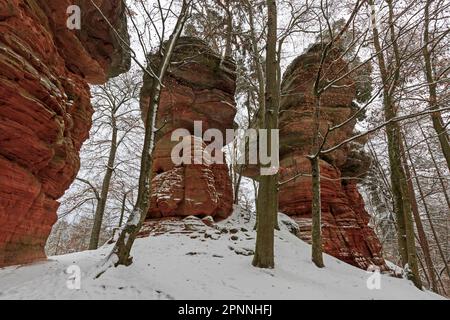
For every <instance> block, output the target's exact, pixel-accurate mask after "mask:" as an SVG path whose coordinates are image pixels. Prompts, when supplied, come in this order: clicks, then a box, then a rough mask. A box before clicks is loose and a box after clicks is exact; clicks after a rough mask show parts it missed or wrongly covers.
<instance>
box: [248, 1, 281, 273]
mask: <svg viewBox="0 0 450 320" xmlns="http://www.w3.org/2000/svg"><path fill="white" fill-rule="evenodd" d="M267 11H268V21H267V49H266V50H267V53H266V79H267V80H266V101H265V102H266V105H265V106H266V110H265V114H264V115H265V121H264V122H265V123H264V128H265V129H267V139H266V141H267V143H268V148H267V151H268V154H269V155H271V154H272V152H279V150H278V146H273V145H272V139H271V135H272V131H273V130H275V129H277V128H278V112H279V103H280V99H279V90H278V87H277V83H278V82H277V64H278V63H279V61H277V52H276V51H277V48H276V45H277V5H276V0H267ZM260 148H261V146H260ZM269 165H270V164H269ZM277 214H278V173H277V174H274V175H263V176H261V178H260V182H259V190H258V199H257V216H258V218H257V236H256V249H255V256H254V258H253V265H254V266H255V267H259V268H273V267H274V266H275V261H274V260H275V259H274V232H275V221H276V218H277Z"/></svg>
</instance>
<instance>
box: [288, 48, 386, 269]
mask: <svg viewBox="0 0 450 320" xmlns="http://www.w3.org/2000/svg"><path fill="white" fill-rule="evenodd" d="M316 49H318V47H312V48H311V49H310V50H309V51H308V52H307V53H305V54H303V55H301V56H299V57H298V58H297V59H296V60H294V62H293V63H292V64H291V65H290V66H289V68H288V69H287V71H286V73H285V76H284V79H283V84H282V90H283V92H284V93H285V95H284V97H283V99H282V101H281V108H280V109H281V113H280V167H281V168H280V181H281V182H283V181H289V180H291V181H290V182H288V183H285V184H283V185H282V186H281V187H280V192H279V210H280V211H281V212H283V213H285V214H288V215H289V216H291V218H293V219H294V220H295V221H297V222H298V223H299V225H300V234H299V236H300V238H302V239H303V240H305V241H309V242H310V241H311V201H312V188H311V177H305V176H302V177H298V178H296V179H292V178H293V177H295V176H296V175H299V174H306V175H308V174H310V173H311V166H310V161H309V160H308V159H307V158H306V156H307V155H309V154H310V153H311V146H312V144H311V142H312V133H313V120H312V119H313V118H312V117H313V116H312V115H313V110H314V97H313V95H312V88H313V84H314V80H315V75H316V74H317V68H318V64H319V61H320V57H321V56H320V51H319V50H316ZM338 58H339V55H338V52H334V53H332V54H331V55H330V56H329V59H328V60H327V61H326V62H325V66H324V68H323V70H324V72H325V74H324V77H323V78H324V79H336V78H338V76H339V75H340V74H344V73H345V72H346V71H347V70H348V66H347V64H346V62H345V61H344V60H342V59H338ZM331 61H333V63H331ZM355 96H356V89H355V85H354V83H353V80H352V78H351V77H345V78H343V79H341V80H340V81H339V82H338V83H337V84H336V86H335V87H333V88H330V89H329V90H327V91H326V92H325V93H324V94H323V95H322V98H321V117H320V130H321V132H322V135H324V134H325V132H326V130H327V128H328V126H329V125H331V126H332V125H337V124H340V123H342V122H343V121H344V120H346V119H348V118H349V116H351V115H352V114H353V113H354V112H355V110H354V108H353V107H352V101H353V100H354V99H355ZM355 124H356V120H354V121H351V122H349V123H348V124H347V125H346V126H344V127H342V128H340V129H339V130H337V131H335V132H333V133H331V134H330V135H328V140H327V143H326V144H325V148H327V147H330V146H334V145H335V144H336V143H337V142H341V141H343V140H344V139H346V138H348V137H350V136H352V133H353V130H354V126H355ZM363 145H364V141H359V142H355V143H352V144H348V145H346V146H344V147H342V148H340V149H338V150H336V151H334V152H332V153H330V154H327V155H326V156H324V157H323V158H322V159H321V162H320V169H321V176H322V180H321V195H322V198H321V200H322V236H323V249H324V251H325V252H326V253H328V254H330V255H332V256H334V257H336V258H338V259H340V260H343V261H345V262H347V263H349V264H352V265H354V266H357V267H360V268H362V269H367V268H368V266H369V265H377V266H380V267H381V268H382V269H387V267H386V264H385V262H384V260H383V258H382V254H381V249H382V248H381V245H380V242H379V240H378V238H377V237H376V235H375V233H374V231H373V230H372V229H371V228H370V227H369V226H368V223H369V219H370V216H369V214H368V213H367V212H366V210H365V209H364V201H363V199H362V197H361V195H360V194H359V192H358V189H357V182H358V181H357V180H356V179H355V178H356V177H358V178H361V177H363V175H364V173H365V172H366V171H367V170H368V168H369V166H370V158H369V157H368V156H366V155H365V153H364V151H363V150H362V149H363V148H362V147H363ZM344 177H345V178H344Z"/></svg>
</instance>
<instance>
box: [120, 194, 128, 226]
mask: <svg viewBox="0 0 450 320" xmlns="http://www.w3.org/2000/svg"><path fill="white" fill-rule="evenodd" d="M128 193H129V192H125V193H124V194H123V198H122V206H121V208H120V219H119V228H121V227H122V224H123V218H124V215H125V207H126V202H127V197H128Z"/></svg>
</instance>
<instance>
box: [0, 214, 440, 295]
mask: <svg viewBox="0 0 450 320" xmlns="http://www.w3.org/2000/svg"><path fill="white" fill-rule="evenodd" d="M238 214H239V212H238V213H237V214H236V215H235V216H234V217H233V219H230V220H229V221H227V222H223V223H220V224H219V225H218V226H217V228H218V229H214V228H212V227H207V226H205V225H203V224H202V223H199V221H198V220H197V221H194V220H196V219H191V218H190V219H191V222H192V225H191V227H189V228H186V225H184V226H178V230H177V226H173V225H171V226H169V227H168V228H169V229H170V231H169V232H166V233H164V234H162V235H158V236H152V237H148V238H143V239H138V240H137V242H136V244H135V247H134V250H133V256H134V263H133V264H132V265H131V266H130V267H119V268H113V269H110V270H108V271H107V272H106V273H105V274H103V275H102V276H101V277H100V278H99V279H95V280H94V277H93V275H94V274H95V272H96V270H97V265H98V264H99V263H100V262H101V261H102V259H103V258H104V256H105V255H106V254H107V253H108V252H109V250H110V246H104V247H102V248H100V249H99V250H96V251H87V252H80V253H75V254H69V255H64V256H57V257H50V258H49V260H48V261H45V262H41V263H36V264H34V265H27V266H16V267H9V268H4V269H0V299H443V298H442V297H440V296H438V295H435V294H433V293H431V292H422V291H420V290H418V289H416V288H415V287H414V286H413V285H412V284H411V283H410V282H409V281H406V280H402V279H396V278H391V277H388V276H384V275H382V276H381V282H380V284H381V289H379V290H378V289H374V290H369V289H368V288H367V284H366V283H367V279H368V278H369V277H370V276H371V275H372V274H369V273H367V272H365V271H363V270H359V269H357V268H354V267H352V266H350V265H347V264H345V263H343V262H340V261H338V260H336V259H334V258H332V257H330V256H326V257H325V264H326V268H324V269H318V268H316V267H315V266H314V265H313V264H312V263H311V262H310V246H309V245H307V244H305V243H304V242H302V241H301V240H299V239H298V238H296V237H295V236H294V235H292V234H291V233H290V232H289V231H288V230H287V228H286V227H285V225H284V224H283V226H282V230H281V231H279V232H277V235H276V268H275V269H273V270H262V269H256V268H254V267H252V266H251V260H252V256H251V255H248V254H251V251H252V250H253V248H254V242H255V239H254V237H255V233H254V232H253V231H251V230H252V223H253V222H247V223H244V222H242V218H241V217H239V216H238ZM283 219H284V220H285V221H286V219H287V218H286V217H283ZM188 220H189V219H188ZM192 226H193V227H192ZM242 228H244V229H242ZM186 229H189V230H194V231H187V230H186ZM225 232H226V233H225ZM206 238H207V239H206ZM231 238H233V239H234V240H232V239H231ZM236 238H238V239H236ZM71 265H77V266H79V267H80V269H81V289H80V290H73V289H68V287H67V280H68V278H69V275H68V274H67V273H66V270H67V268H68V267H69V266H71Z"/></svg>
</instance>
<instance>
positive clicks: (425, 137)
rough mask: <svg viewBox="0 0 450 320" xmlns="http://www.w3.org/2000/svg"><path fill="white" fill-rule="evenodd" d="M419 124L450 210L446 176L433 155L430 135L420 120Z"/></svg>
mask: <svg viewBox="0 0 450 320" xmlns="http://www.w3.org/2000/svg"><path fill="white" fill-rule="evenodd" d="M417 125H418V126H419V129H420V132H421V133H422V136H423V138H424V139H425V144H426V145H427V149H428V154H429V155H430V157H431V160H432V161H433V164H434V168H435V169H436V173H437V175H438V178H439V183H440V185H441V187H442V193H443V194H444V197H445V201H446V202H447V207H448V209H449V211H450V197H449V195H448V193H447V187H446V186H445V183H444V177H443V176H442V173H441V169H440V168H439V166H438V164H437V162H436V158H435V157H434V155H433V150H431V146H430V143H429V142H428V137H427V136H426V135H425V132H424V131H423V128H422V125H421V124H420V122H419V121H417Z"/></svg>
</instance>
